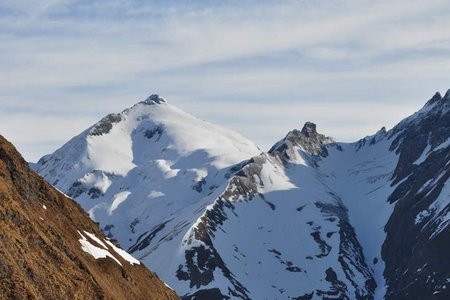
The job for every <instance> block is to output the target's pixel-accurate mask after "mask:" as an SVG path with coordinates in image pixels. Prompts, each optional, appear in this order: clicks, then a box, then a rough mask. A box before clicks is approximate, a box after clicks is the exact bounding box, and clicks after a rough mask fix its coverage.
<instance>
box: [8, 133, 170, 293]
mask: <svg viewBox="0 0 450 300" xmlns="http://www.w3.org/2000/svg"><path fill="white" fill-rule="evenodd" d="M94 255H95V256H97V257H99V256H100V257H101V256H105V255H106V257H105V258H97V259H96V258H94ZM133 262H134V263H133ZM0 299H178V297H177V295H176V294H175V293H174V292H173V291H172V290H171V289H169V288H167V287H166V286H165V285H164V283H163V282H161V281H160V280H159V279H158V278H157V277H156V275H155V274H153V273H151V272H150V271H148V270H147V269H146V268H145V267H144V266H143V265H142V264H139V263H138V262H137V261H133V259H132V258H131V257H128V256H127V254H126V253H123V252H121V251H120V250H118V249H115V248H114V247H113V245H112V244H111V242H110V241H109V240H107V239H106V237H105V236H104V235H103V234H102V233H101V232H100V231H99V229H98V227H97V225H96V224H95V223H94V222H92V220H91V219H90V218H89V216H88V215H87V213H86V212H84V211H83V210H82V209H81V207H80V206H79V205H78V204H77V203H75V202H74V201H73V200H71V199H69V198H67V197H65V196H64V195H63V194H61V193H60V192H58V191H57V190H55V189H54V188H53V187H51V186H50V185H49V184H48V183H47V182H45V181H44V180H43V179H42V178H41V177H40V176H39V175H37V174H35V173H34V172H33V171H31V170H30V168H29V167H28V164H27V163H26V162H25V160H24V159H23V158H22V157H21V155H20V154H19V153H18V152H17V150H16V149H15V148H14V146H13V145H12V144H10V143H9V142H8V141H6V140H5V139H4V138H3V137H2V136H0Z"/></svg>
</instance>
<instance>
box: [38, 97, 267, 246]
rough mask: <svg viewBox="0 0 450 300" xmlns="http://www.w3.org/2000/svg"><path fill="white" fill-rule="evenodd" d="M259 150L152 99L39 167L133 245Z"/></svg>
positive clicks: (110, 119)
mask: <svg viewBox="0 0 450 300" xmlns="http://www.w3.org/2000/svg"><path fill="white" fill-rule="evenodd" d="M259 153H260V150H259V149H258V148H257V147H256V146H255V145H254V144H253V143H251V142H249V141H248V140H246V139H245V138H243V137H242V136H240V135H239V134H237V133H235V132H233V131H231V130H228V129H224V128H222V127H219V126H216V125H212V124H210V123H207V122H205V121H202V120H199V119H197V118H195V117H193V116H191V115H189V114H187V113H185V112H183V111H181V110H179V109H178V108H176V107H174V106H172V105H170V104H168V103H167V102H166V101H165V100H163V99H162V98H160V97H159V96H157V95H152V96H150V97H149V98H148V99H147V100H145V101H142V102H140V103H138V104H136V105H135V106H133V107H132V108H129V109H126V110H125V111H123V112H122V113H120V114H110V115H108V116H106V117H105V118H103V119H102V120H101V121H100V122H99V123H97V124H95V125H94V126H92V127H91V128H89V129H87V130H86V131H84V132H83V133H81V134H80V135H79V136H76V137H74V138H73V139H72V140H70V141H69V142H68V143H67V144H65V145H64V146H63V147H62V148H60V149H59V150H57V151H56V152H55V153H53V154H52V155H48V156H45V157H43V158H42V159H41V160H40V161H39V162H38V164H37V167H36V168H37V170H38V171H39V173H40V174H41V175H43V176H44V177H45V178H46V179H47V180H48V181H49V182H51V183H52V184H53V185H54V186H56V187H57V188H58V189H60V190H62V191H64V192H66V193H67V194H68V195H69V196H71V197H74V198H76V199H77V201H78V202H79V203H80V204H81V205H82V207H83V208H85V209H86V210H87V211H88V212H89V213H90V215H91V217H92V218H93V219H94V220H96V221H98V222H100V224H101V225H102V227H103V230H104V232H106V233H107V234H109V235H110V236H111V237H114V238H116V239H118V240H120V241H121V244H122V246H124V247H131V246H132V245H133V244H134V243H135V242H136V241H137V239H138V238H139V236H141V235H142V234H143V233H145V232H147V231H148V230H149V229H150V228H152V227H154V226H157V225H159V224H160V223H161V222H160V221H161V220H164V221H167V220H170V219H173V216H179V215H180V213H181V211H183V210H184V209H188V208H189V207H190V206H191V205H192V204H197V199H199V198H202V197H204V196H205V195H207V194H209V193H212V192H213V191H214V189H216V188H217V187H218V186H219V185H221V184H222V183H223V182H225V181H226V178H225V175H226V173H227V170H228V169H229V167H230V166H232V165H233V164H236V163H239V162H241V161H243V160H244V159H248V158H249V157H251V156H254V155H257V154H259ZM188 210H189V209H188ZM191 214H192V212H190V213H189V214H188V215H189V217H191ZM154 216H157V217H158V219H155V217H154ZM180 222H181V221H180ZM166 224H167V223H166ZM174 226H175V224H174ZM184 226H186V225H184Z"/></svg>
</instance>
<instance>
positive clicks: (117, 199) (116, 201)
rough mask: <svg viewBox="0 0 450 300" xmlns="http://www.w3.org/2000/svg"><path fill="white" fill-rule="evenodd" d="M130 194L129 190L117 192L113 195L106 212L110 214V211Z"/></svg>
mask: <svg viewBox="0 0 450 300" xmlns="http://www.w3.org/2000/svg"><path fill="white" fill-rule="evenodd" d="M130 194H131V192H129V191H125V192H121V193H118V194H116V195H115V196H114V198H113V200H112V203H111V206H110V207H109V210H108V213H109V215H112V213H113V212H114V211H115V210H116V209H117V207H118V206H119V205H120V204H121V203H123V202H124V201H125V200H127V198H128V196H129V195H130Z"/></svg>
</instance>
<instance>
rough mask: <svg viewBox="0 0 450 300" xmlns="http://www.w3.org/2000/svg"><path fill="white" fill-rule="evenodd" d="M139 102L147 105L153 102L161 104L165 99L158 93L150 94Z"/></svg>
mask: <svg viewBox="0 0 450 300" xmlns="http://www.w3.org/2000/svg"><path fill="white" fill-rule="evenodd" d="M141 103H143V104H147V105H153V104H163V103H167V101H166V100H165V99H164V98H162V97H160V96H159V95H158V94H152V95H150V96H149V97H148V98H147V99H145V100H144V101H142V102H141Z"/></svg>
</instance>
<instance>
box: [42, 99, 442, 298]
mask: <svg viewBox="0 0 450 300" xmlns="http://www.w3.org/2000/svg"><path fill="white" fill-rule="evenodd" d="M449 102H450V93H447V94H446V96H444V97H441V96H440V95H439V94H437V95H435V97H433V98H432V99H431V100H430V101H429V102H428V103H427V104H426V105H425V106H424V108H423V109H421V110H420V111H419V112H418V113H416V114H414V115H413V116H411V117H409V118H407V119H405V120H404V121H402V122H400V123H399V124H398V125H397V126H395V127H394V128H393V129H391V130H389V131H387V132H386V130H385V129H384V128H383V129H382V130H380V131H379V132H378V133H377V134H375V135H373V136H369V137H366V138H364V139H361V140H360V141H358V142H356V143H336V142H334V141H333V140H332V139H330V138H327V137H325V136H324V135H321V134H319V133H317V131H316V126H315V125H314V124H312V123H306V124H305V126H304V127H303V129H302V130H293V131H291V132H289V133H288V134H287V136H286V137H285V138H284V139H282V140H281V141H279V142H278V143H276V144H275V145H274V146H273V148H272V149H271V150H270V151H269V152H268V153H262V154H260V153H259V152H260V151H259V150H258V149H257V148H256V147H255V146H253V144H252V143H250V142H248V141H247V140H245V139H244V138H242V137H240V136H239V135H237V134H235V133H232V132H230V131H227V130H224V129H220V128H218V127H215V126H213V125H210V124H207V123H205V122H202V121H199V120H197V119H195V118H193V117H191V116H187V115H186V114H185V113H182V112H180V111H179V110H177V109H176V108H173V107H172V106H170V105H169V104H167V103H165V101H164V100H162V99H161V98H159V97H156V96H152V97H151V98H149V99H148V100H146V101H144V102H141V103H140V104H137V105H136V106H134V107H133V108H131V109H128V110H126V111H124V112H123V113H122V114H118V115H109V116H108V117H106V118H105V119H103V120H102V121H101V122H100V123H98V124H96V125H95V126H94V127H92V128H90V129H88V130H87V131H86V132H84V133H83V134H82V135H80V136H79V137H76V138H74V139H73V140H72V141H70V142H69V143H68V144H66V145H65V146H63V147H62V148H61V149H60V150H58V151H57V152H55V153H54V154H52V155H51V156H46V157H44V158H43V159H41V160H40V161H39V163H38V169H39V172H40V173H41V174H43V176H45V178H47V179H48V180H49V181H50V182H53V183H54V184H55V185H56V186H57V187H59V188H60V189H62V190H63V191H65V192H66V193H68V194H69V195H71V196H73V197H75V198H76V199H77V201H79V202H80V203H81V204H82V205H83V207H85V208H86V209H88V210H89V212H90V213H91V216H92V217H93V218H94V219H95V220H97V221H99V222H100V224H101V226H102V229H103V231H104V232H106V233H107V234H109V235H110V236H113V237H114V238H117V239H118V240H119V242H120V243H121V245H122V246H124V247H125V248H128V251H129V252H130V253H132V254H133V255H135V256H136V257H138V258H140V259H141V260H142V261H144V263H146V264H147V265H148V266H150V267H151V268H152V269H153V270H154V271H155V272H157V273H158V275H159V276H160V277H162V279H164V280H165V281H166V282H168V283H169V284H170V285H171V286H172V287H174V288H175V289H176V290H177V292H178V293H179V294H181V295H184V297H185V298H186V299H222V298H226V297H230V298H240V299H322V298H327V299H373V298H375V299H383V297H384V296H386V298H387V299H428V298H430V299H446V297H448V293H449V291H450V287H449V280H448V278H450V274H449V272H450V271H449V270H450V260H449V259H448V257H447V256H446V255H445V253H449V252H450V249H449V248H450V241H449V237H450V234H449V226H448V223H449V217H448V211H449V210H450V208H449V198H450V196H449V194H448V190H449V188H448V184H447V181H448V177H449V176H450V174H449V156H450V154H449V152H450V142H449V138H450V117H449V109H448V107H449V105H450V104H449ZM186 128H188V129H186ZM199 128H200V129H199ZM199 132H201V134H200V133H199ZM130 141H131V142H130ZM251 157H253V158H251ZM116 161H117V163H116ZM413 270H414V271H413ZM416 273H418V275H416Z"/></svg>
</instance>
